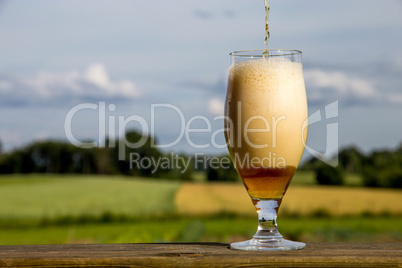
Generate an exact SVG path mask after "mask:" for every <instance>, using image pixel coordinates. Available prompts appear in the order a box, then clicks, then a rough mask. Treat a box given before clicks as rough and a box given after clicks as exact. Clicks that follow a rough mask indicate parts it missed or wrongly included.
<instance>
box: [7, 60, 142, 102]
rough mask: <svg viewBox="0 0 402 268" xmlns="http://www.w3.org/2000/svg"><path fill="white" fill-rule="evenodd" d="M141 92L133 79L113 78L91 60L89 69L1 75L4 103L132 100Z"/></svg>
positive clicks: (101, 65)
mask: <svg viewBox="0 0 402 268" xmlns="http://www.w3.org/2000/svg"><path fill="white" fill-rule="evenodd" d="M11 93H12V94H11ZM141 95H142V94H141V92H140V91H139V90H138V88H137V87H136V86H135V84H134V83H133V82H132V81H130V80H127V79H126V80H120V81H112V80H111V79H110V78H109V75H108V73H107V71H106V68H105V66H104V65H103V64H100V63H94V64H91V65H90V66H89V67H88V68H87V70H86V71H85V72H78V71H70V72H64V73H54V72H44V71H42V72H39V73H38V74H37V75H35V76H34V77H31V78H11V77H7V76H4V75H3V76H0V102H1V103H2V104H3V105H7V104H9V105H15V104H36V103H41V104H43V103H45V102H50V101H52V102H57V101H62V102H68V101H69V100H75V101H76V100H83V101H84V100H85V99H88V98H90V99H99V100H105V99H122V100H123V99H129V100H130V99H131V100H132V99H136V98H138V97H140V96H141Z"/></svg>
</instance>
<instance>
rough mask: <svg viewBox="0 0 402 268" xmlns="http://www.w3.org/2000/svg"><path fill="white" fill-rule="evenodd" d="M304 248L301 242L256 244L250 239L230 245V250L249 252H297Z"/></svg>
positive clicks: (279, 241)
mask: <svg viewBox="0 0 402 268" xmlns="http://www.w3.org/2000/svg"><path fill="white" fill-rule="evenodd" d="M305 246H306V244H304V243H302V242H294V241H290V240H286V239H280V240H277V241H270V242H258V240H255V239H251V240H247V241H244V242H235V243H232V244H230V248H232V249H237V250H250V251H277V250H297V249H302V248H304V247H305Z"/></svg>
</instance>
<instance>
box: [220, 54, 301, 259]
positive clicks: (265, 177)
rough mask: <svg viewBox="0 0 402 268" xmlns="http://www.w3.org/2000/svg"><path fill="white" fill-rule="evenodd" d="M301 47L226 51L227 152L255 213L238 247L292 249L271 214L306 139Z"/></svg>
mask: <svg viewBox="0 0 402 268" xmlns="http://www.w3.org/2000/svg"><path fill="white" fill-rule="evenodd" d="M301 54H302V53H301V51H298V50H248V51H235V52H232V53H230V55H231V67H230V73H229V81H228V89H227V95H226V107H225V138H226V141H227V145H228V150H229V153H230V155H231V158H232V160H233V163H234V164H235V167H236V170H237V172H238V173H239V175H240V177H241V179H242V181H243V184H244V186H245V188H246V190H247V192H248V194H249V195H250V197H251V200H252V202H253V204H254V206H255V208H256V211H257V213H258V230H257V233H256V234H255V235H254V236H253V238H252V239H251V240H248V241H244V242H235V243H232V244H231V245H230V246H231V248H233V249H240V250H259V251H260V250H294V249H301V248H304V247H305V244H304V243H301V242H293V241H289V240H285V239H284V238H283V237H282V235H281V234H280V233H279V232H278V229H277V223H276V217H277V212H278V209H279V206H280V204H281V201H282V198H283V196H284V194H285V193H286V190H287V188H288V186H289V184H290V181H291V180H292V177H293V175H294V174H295V172H296V168H297V166H298V165H299V162H300V159H301V156H302V154H303V151H304V145H305V142H306V138H307V125H308V124H307V118H308V112H307V100H306V91H305V86H304V78H303V68H302V63H301Z"/></svg>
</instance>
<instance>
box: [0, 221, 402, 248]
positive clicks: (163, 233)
mask: <svg viewBox="0 0 402 268" xmlns="http://www.w3.org/2000/svg"><path fill="white" fill-rule="evenodd" d="M256 224H257V223H256V219H255V218H254V217H228V216H226V217H195V218H194V217H191V218H176V219H175V218H172V219H162V220H139V221H133V222H126V223H109V224H85V225H69V226H50V227H46V228H41V227H35V228H23V229H21V228H7V229H0V244H1V245H19V244H63V243H152V242H200V241H201V242H212V241H219V242H227V243H230V242H234V241H241V240H244V239H249V238H250V237H251V236H252V235H253V234H254V233H255V231H256V227H257V226H256ZM279 230H280V232H281V233H282V234H283V235H284V236H285V237H287V238H289V239H294V240H300V241H304V242H401V241H402V217H368V218H364V217H346V218H334V219H330V220H329V219H325V218H296V219H295V218H287V217H284V218H279Z"/></svg>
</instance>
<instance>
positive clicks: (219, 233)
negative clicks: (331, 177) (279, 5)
mask: <svg viewBox="0 0 402 268" xmlns="http://www.w3.org/2000/svg"><path fill="white" fill-rule="evenodd" d="M358 179H359V178H354V180H355V182H356V181H357V180H358ZM350 181H353V180H350ZM294 182H296V183H294V184H293V183H292V185H291V186H290V188H289V192H288V193H287V194H286V196H285V199H284V202H283V203H282V207H281V209H280V213H279V229H280V231H281V233H282V234H284V235H285V236H286V237H288V238H290V239H295V240H301V241H305V242H311V241H319V242H323V241H324V242H325V241H326V242H332V241H333V242H336V241H353V242H394V241H399V242H401V241H402V207H401V206H400V204H401V203H402V195H401V190H393V189H369V188H359V187H329V186H327V187H323V186H316V185H311V184H310V183H312V174H309V173H301V174H299V177H296V178H295V181H294ZM0 204H1V205H0V244H3V245H5V244H51V243H57V244H60V243H139V242H147V243H148V242H189V241H192V242H195V241H220V242H233V241H239V240H242V239H247V238H250V237H251V236H252V235H253V234H254V232H255V229H256V215H255V210H254V208H253V206H252V204H251V202H250V199H249V197H248V195H247V193H246V191H245V189H244V187H243V186H242V185H241V184H240V183H202V182H197V183H189V182H186V183H180V182H177V181H166V180H155V179H148V178H128V177H122V176H113V177H112V176H77V175H74V176H73V175H66V176H61V175H49V176H46V175H12V176H1V177H0ZM223 212H224V213H223ZM387 214H389V215H393V216H392V217H391V216H385V215H387ZM363 215H368V216H366V217H364V216H363ZM370 215H371V216H370ZM373 215H377V216H375V217H374V216H373ZM398 215H399V216H398ZM312 216H314V217H312ZM320 217H321V218H320ZM25 223H27V224H25Z"/></svg>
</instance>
